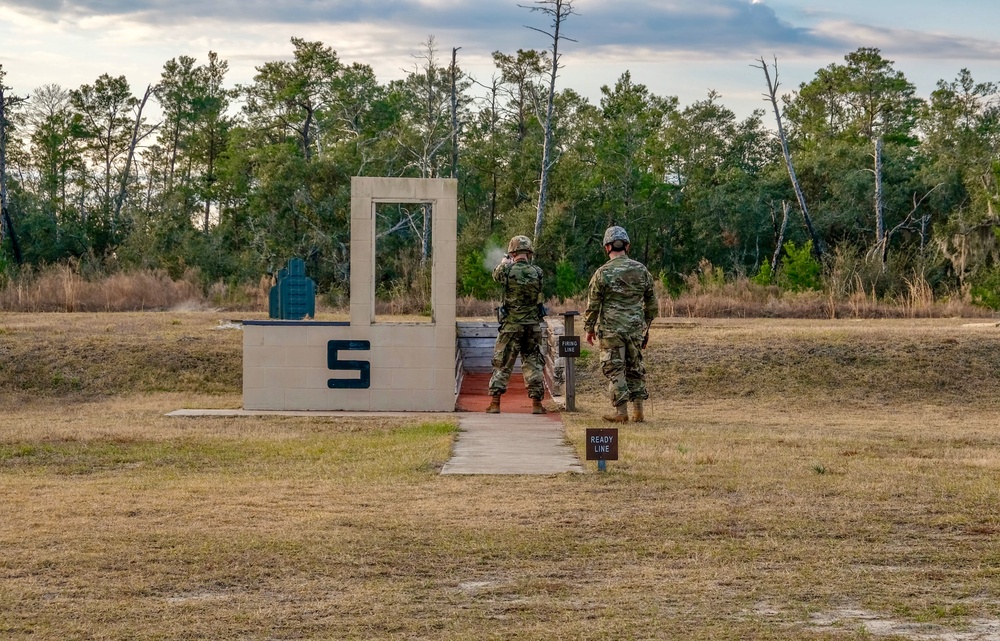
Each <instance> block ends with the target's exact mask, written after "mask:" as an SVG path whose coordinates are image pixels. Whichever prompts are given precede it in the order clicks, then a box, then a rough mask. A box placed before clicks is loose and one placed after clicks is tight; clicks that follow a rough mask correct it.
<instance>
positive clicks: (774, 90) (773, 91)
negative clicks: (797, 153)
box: [750, 56, 826, 259]
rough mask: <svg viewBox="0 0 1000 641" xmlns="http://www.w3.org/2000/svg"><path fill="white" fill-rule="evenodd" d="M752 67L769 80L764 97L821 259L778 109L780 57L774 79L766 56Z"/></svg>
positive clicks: (819, 244) (819, 240)
mask: <svg viewBox="0 0 1000 641" xmlns="http://www.w3.org/2000/svg"><path fill="white" fill-rule="evenodd" d="M750 66H751V67H756V68H757V69H762V70H763V71H764V79H765V80H766V81H767V93H766V94H764V99H765V100H768V101H770V103H771V107H772V108H773V109H774V118H775V121H776V122H777V124H778V139H779V140H780V142H781V151H782V153H783V154H784V157H785V168H786V169H788V177H789V178H790V179H791V181H792V187H793V188H794V189H795V198H796V199H797V200H798V201H799V209H800V210H801V211H802V221H803V222H804V223H805V226H806V230H807V231H808V232H809V237H810V238H811V239H812V241H813V252H814V253H815V254H816V258H817V259H820V258H822V257H823V254H824V252H825V251H826V247H825V245H824V244H823V239H822V238H820V237H819V234H817V233H816V229H815V227H814V226H813V222H812V217H810V216H809V208H808V207H806V197H805V194H803V193H802V185H801V184H799V179H798V176H796V175H795V166H794V165H793V164H792V154H791V152H790V151H789V150H788V138H787V137H786V136H785V128H784V125H782V123H781V110H780V109H778V85H779V83H778V59H777V58H775V59H774V81H773V82H772V81H771V72H770V69H769V68H768V66H767V63H766V62H764V57H763V56H761V58H760V65H750Z"/></svg>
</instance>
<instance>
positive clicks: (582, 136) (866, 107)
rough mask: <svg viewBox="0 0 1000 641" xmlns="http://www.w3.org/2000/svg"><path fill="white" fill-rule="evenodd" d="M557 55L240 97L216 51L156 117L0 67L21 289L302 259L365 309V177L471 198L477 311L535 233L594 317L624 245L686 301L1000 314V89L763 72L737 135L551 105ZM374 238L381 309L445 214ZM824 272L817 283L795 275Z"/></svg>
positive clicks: (462, 243) (292, 78)
mask: <svg viewBox="0 0 1000 641" xmlns="http://www.w3.org/2000/svg"><path fill="white" fill-rule="evenodd" d="M557 44H558V38H556V39H554V40H553V45H554V46H553V49H552V50H549V51H545V50H518V51H516V52H509V53H505V52H500V51H497V52H494V54H493V62H494V71H493V73H492V75H491V77H490V78H488V79H487V78H473V77H471V76H470V75H469V74H467V73H465V72H464V71H463V70H462V69H461V66H460V64H459V62H460V61H459V57H458V55H457V54H458V52H459V50H458V49H457V48H456V49H452V50H450V51H449V52H447V53H448V54H450V55H447V54H446V55H444V56H443V57H442V54H441V52H440V51H439V49H438V46H437V43H436V42H435V41H434V39H433V38H428V40H427V41H426V42H425V43H424V44H423V45H422V48H421V50H420V51H419V52H418V53H417V54H416V55H415V56H414V58H413V60H414V62H413V65H412V69H410V70H409V71H408V73H407V74H406V75H405V77H404V78H402V79H399V80H392V81H389V82H380V81H379V80H378V78H376V75H375V73H374V72H373V70H372V68H371V67H370V66H368V65H366V64H363V63H358V62H353V63H350V62H346V61H344V60H342V59H341V58H340V57H339V56H338V55H337V52H336V51H335V50H333V49H332V48H331V47H329V46H327V45H325V44H323V43H322V42H311V41H306V40H303V39H299V38H292V40H291V46H292V55H291V58H290V59H288V60H279V61H273V62H267V63H265V64H263V65H261V66H259V67H257V68H256V75H255V76H254V77H253V81H252V82H250V83H249V84H246V85H239V86H230V85H228V84H227V83H226V74H227V71H228V64H227V62H226V61H225V60H222V59H220V58H219V57H218V55H217V54H215V53H212V52H210V53H209V54H208V55H207V57H206V58H205V59H204V60H201V61H199V60H197V59H195V58H193V57H189V56H179V57H177V58H174V59H171V60H169V61H167V62H166V63H165V64H164V66H163V70H162V73H161V75H160V78H159V79H158V80H157V81H156V82H155V83H152V84H150V85H149V86H148V87H147V88H143V90H142V91H140V92H136V91H135V90H134V88H133V87H132V86H131V85H130V84H129V82H128V81H127V80H126V78H125V77H124V76H113V75H110V74H104V75H101V76H100V77H99V78H97V79H96V80H95V81H94V82H93V83H91V84H85V85H82V86H80V87H76V88H65V87H61V86H58V85H51V84H49V85H42V86H40V87H37V88H35V89H34V90H33V91H31V92H30V94H29V95H27V96H20V95H15V94H14V93H13V92H12V90H11V88H10V87H6V86H5V85H4V83H3V70H2V68H0V105H3V110H2V111H0V124H2V126H3V130H2V135H0V141H2V143H3V144H2V147H0V162H3V163H4V164H3V165H0V169H2V171H0V176H2V177H3V179H4V184H3V195H4V212H3V213H4V216H3V218H2V223H3V224H2V227H0V229H2V230H3V238H2V240H3V244H2V247H0V272H2V273H4V274H7V275H10V274H12V273H14V272H16V271H17V270H18V269H20V268H22V266H24V265H29V266H43V265H49V264H56V263H64V262H66V261H75V262H76V263H77V264H79V265H80V266H81V269H84V268H86V269H88V270H93V271H94V272H108V271H114V270H124V269H133V268H148V269H164V270H167V271H168V272H169V273H171V274H172V275H174V276H180V275H181V274H183V273H185V272H186V271H188V270H190V269H196V270H198V272H199V273H200V274H201V276H202V278H204V279H205V281H206V282H213V281H217V280H224V281H228V282H246V281H256V280H257V279H258V278H260V276H261V275H262V274H264V273H268V272H273V271H275V270H277V269H278V268H280V267H281V266H282V265H283V264H284V263H285V262H286V261H287V260H288V259H289V258H290V257H293V256H300V257H303V258H305V259H306V262H307V270H308V272H309V275H310V276H311V277H313V278H314V279H315V280H316V281H317V284H318V286H319V290H320V291H321V292H340V293H344V292H345V288H346V287H347V283H348V281H349V278H348V269H349V267H348V266H349V247H350V230H349V220H350V178H351V176H355V175H361V176H407V177H428V178H436V177H454V178H456V179H457V180H458V185H459V187H458V189H459V262H460V265H459V289H460V293H461V294H466V295H472V296H478V297H489V296H492V295H493V290H492V284H491V282H490V279H489V267H490V265H489V262H490V258H489V254H490V250H491V248H493V247H498V246H503V245H504V243H505V241H506V239H508V238H509V237H510V236H512V235H514V234H528V235H532V233H533V235H534V237H535V243H536V246H537V253H536V260H537V261H538V262H539V263H540V264H541V265H542V266H543V268H544V269H545V270H546V273H547V274H549V275H550V276H549V278H548V280H547V283H546V287H547V288H548V289H549V293H550V294H552V295H558V296H565V297H568V296H572V295H574V294H577V293H578V292H579V291H580V290H581V289H582V288H583V287H584V286H585V284H586V279H587V276H588V275H589V274H590V273H591V272H592V271H593V269H594V268H595V267H596V266H597V265H598V264H600V263H601V262H602V261H603V255H602V252H601V248H600V240H601V237H602V234H603V231H604V229H605V228H606V227H608V226H609V225H611V224H618V225H622V226H624V227H625V228H626V229H627V230H628V231H629V234H630V235H631V238H632V251H631V254H632V255H633V256H634V257H636V258H638V259H639V260H642V261H643V262H645V263H646V264H647V265H648V266H649V268H650V270H651V271H652V272H653V273H654V274H656V275H658V276H659V278H660V279H661V280H662V282H663V283H664V285H665V286H666V287H667V288H668V289H671V288H677V287H679V286H681V285H682V284H683V282H684V279H685V276H686V275H689V274H692V273H694V272H696V271H698V270H699V269H701V270H705V269H712V270H713V271H717V270H721V271H722V272H723V273H724V274H726V275H727V276H728V277H749V278H753V279H755V280H757V281H758V282H761V283H769V284H777V285H779V286H784V287H792V288H795V287H803V286H804V287H828V288H832V287H839V288H841V289H845V290H862V291H864V292H866V293H870V294H872V295H877V296H880V297H891V296H893V295H896V294H898V293H899V292H901V291H903V290H905V289H906V288H907V287H909V286H912V285H913V283H914V282H920V283H922V284H926V285H927V286H929V287H930V288H932V290H933V291H934V292H935V293H936V294H937V295H939V296H953V295H962V296H966V297H969V298H974V299H975V300H977V301H979V302H981V303H984V304H987V305H990V306H997V305H998V304H1000V295H998V293H997V290H998V289H1000V287H998V285H1000V231H998V230H1000V220H998V217H997V211H996V210H997V206H998V202H1000V201H998V198H1000V187H998V185H1000V155H998V151H1000V110H998V104H997V97H998V87H997V85H996V83H993V82H980V81H977V80H974V79H973V77H972V75H971V73H970V72H969V71H968V70H965V69H962V70H960V71H959V72H958V74H957V76H956V77H955V79H954V80H941V81H939V82H938V83H937V86H936V88H935V89H934V91H933V92H932V93H931V94H930V96H928V97H920V96H918V95H917V93H916V89H915V86H914V85H913V84H912V83H911V82H910V81H909V80H907V78H906V76H905V75H904V73H903V72H902V71H900V70H899V69H897V68H896V67H895V64H894V62H893V61H891V60H887V59H886V58H884V57H883V56H882V54H881V52H880V51H879V50H878V49H875V48H861V49H858V50H856V51H853V52H851V53H848V54H847V55H845V56H844V58H843V60H842V61H839V62H835V63H831V64H830V65H828V66H826V67H824V68H822V69H819V70H817V72H816V73H815V76H814V77H813V78H812V79H810V80H808V81H807V82H803V83H802V84H800V85H799V86H798V87H797V88H794V89H792V90H790V91H788V92H787V93H782V92H781V90H780V89H779V88H778V87H779V84H780V82H779V76H778V75H777V72H778V65H777V62H778V61H774V63H773V65H771V64H768V63H767V62H766V61H765V60H763V59H761V60H760V61H758V62H759V63H760V64H759V65H751V62H753V61H748V65H747V73H748V74H756V75H757V77H759V82H760V86H761V93H762V106H764V105H770V106H772V107H773V109H768V110H765V109H763V108H762V109H760V110H757V111H754V112H753V113H752V114H751V115H749V116H748V117H746V118H742V119H740V118H738V117H737V116H736V115H735V113H734V112H733V111H732V110H730V109H728V108H727V107H726V106H725V105H724V104H723V102H722V100H721V98H720V96H719V95H718V94H717V93H715V92H714V91H710V92H708V94H707V95H706V97H705V98H704V99H702V100H698V101H696V102H694V103H693V104H689V105H681V104H679V101H678V99H677V98H676V97H672V96H658V95H655V94H653V93H652V92H650V91H649V90H648V89H647V88H646V87H645V86H644V85H642V84H639V83H636V82H634V81H633V79H632V77H631V74H630V73H629V72H628V71H626V72H624V73H622V74H621V76H620V77H619V78H618V79H617V81H616V82H615V83H614V85H613V86H604V87H602V88H601V94H600V98H599V100H598V102H597V104H593V103H591V102H590V101H589V100H588V99H586V98H584V97H583V96H581V95H580V94H579V93H577V92H576V91H574V90H573V89H572V88H568V87H556V84H555V77H556V74H555V73H554V67H553V65H554V63H556V64H558V55H559V54H558V53H557V54H556V57H555V58H554V57H553V52H554V51H555V45H557ZM754 66H756V67H757V69H758V70H757V71H755V70H754V69H753V67H754ZM761 71H764V72H766V73H761ZM152 102H155V103H156V105H157V106H158V111H159V114H158V117H157V118H155V121H154V119H151V118H150V117H149V115H148V114H149V112H150V107H151V103H152ZM550 105H551V106H550ZM769 112H770V113H769ZM543 167H544V169H545V171H543ZM540 183H542V184H541V185H540ZM540 187H543V188H544V191H543V192H542V193H541V194H540V191H539V190H540ZM540 196H541V198H540ZM543 202H544V203H547V205H546V211H545V217H544V224H542V223H541V221H542V217H541V215H540V210H541V204H540V203H543ZM377 215H378V216H380V217H385V218H386V220H385V221H383V222H381V223H380V224H379V225H378V226H377V229H378V230H380V231H379V232H378V233H379V234H380V236H384V239H383V240H384V242H385V247H386V249H387V251H385V252H383V254H381V255H380V263H381V264H380V270H379V278H380V279H382V281H383V282H381V283H379V288H380V291H382V292H388V291H399V290H400V289H404V290H405V289H406V288H409V287H412V286H413V283H414V281H416V280H418V279H419V278H420V273H421V268H420V265H422V264H423V263H424V262H425V261H426V260H427V258H428V253H429V251H430V249H429V247H430V245H429V243H427V242H426V240H427V234H428V233H429V218H428V217H429V216H430V215H432V213H431V212H428V211H424V210H423V208H421V207H419V206H414V207H406V206H400V207H393V208H386V207H382V208H379V209H378V210H377ZM536 223H537V224H538V226H537V227H536ZM411 245H413V246H415V247H416V249H415V250H413V251H409V250H407V251H403V250H402V249H401V248H403V247H410V246H411ZM789 261H794V262H795V264H796V265H797V267H796V268H794V269H789V268H787V267H788V266H789V265H790V263H789ZM803 261H814V263H815V267H816V269H815V270H813V271H810V270H806V272H807V273H814V274H816V275H817V276H816V277H815V280H814V281H808V282H802V281H801V279H799V278H796V277H795V276H794V274H797V273H800V272H801V269H800V268H801V263H802V262H803Z"/></svg>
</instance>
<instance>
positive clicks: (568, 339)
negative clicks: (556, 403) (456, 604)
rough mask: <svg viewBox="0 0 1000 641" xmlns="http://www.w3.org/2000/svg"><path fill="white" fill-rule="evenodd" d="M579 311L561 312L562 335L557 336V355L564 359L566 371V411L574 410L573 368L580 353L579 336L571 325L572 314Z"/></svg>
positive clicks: (574, 382) (576, 314)
mask: <svg viewBox="0 0 1000 641" xmlns="http://www.w3.org/2000/svg"><path fill="white" fill-rule="evenodd" d="M579 315H580V312H577V311H570V312H563V328H564V329H563V336H561V337H560V338H559V356H562V357H563V358H564V359H565V363H564V365H565V370H564V371H565V372H566V411H567V412H575V411H576V371H575V370H574V367H575V364H576V360H574V359H575V358H576V357H577V356H579V355H580V337H579V336H577V335H576V331H575V328H574V327H573V320H574V318H573V317H574V316H579Z"/></svg>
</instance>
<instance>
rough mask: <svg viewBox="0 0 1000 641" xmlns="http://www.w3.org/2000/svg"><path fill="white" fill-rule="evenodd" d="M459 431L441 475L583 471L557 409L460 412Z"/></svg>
mask: <svg viewBox="0 0 1000 641" xmlns="http://www.w3.org/2000/svg"><path fill="white" fill-rule="evenodd" d="M458 425H459V433H458V438H457V439H456V441H455V446H454V449H453V450H452V455H451V459H450V460H449V461H448V462H447V463H445V465H444V468H443V469H442V470H441V473H442V474H561V473H564V472H583V466H582V465H580V461H579V459H577V457H576V453H575V452H574V450H573V448H571V447H570V446H569V445H568V444H567V443H566V439H565V431H564V429H563V424H562V420H560V418H559V414H555V413H554V414H544V415H535V414H503V413H501V414H485V413H475V414H474V413H471V412H469V413H465V412H463V413H461V414H459V421H458Z"/></svg>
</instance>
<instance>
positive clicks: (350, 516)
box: [0, 312, 1000, 641]
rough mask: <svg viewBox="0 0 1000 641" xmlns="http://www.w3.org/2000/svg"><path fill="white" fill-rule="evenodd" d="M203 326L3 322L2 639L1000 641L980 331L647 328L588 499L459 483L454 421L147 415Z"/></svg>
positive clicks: (223, 388) (993, 432)
mask: <svg viewBox="0 0 1000 641" xmlns="http://www.w3.org/2000/svg"><path fill="white" fill-rule="evenodd" d="M230 318H231V316H229V315H226V314H224V313H218V312H215V313H212V312H197V313H181V312H155V313H154V312H147V313H120V314H114V313H105V314H102V313H94V314H89V313H86V314H85V313H77V314H23V313H19V314H12V313H0V515H2V516H0V638H2V639H5V640H6V639H11V640H28V639H30V640H33V641H34V640H39V639H46V640H47V639H59V640H62V639H108V640H111V639H114V640H133V639H171V640H173V639H220V640H229V639H232V640H236V639H241V640H243V639H247V640H251V639H252V640H266V639H275V640H277V639H282V640H285V639H454V640H458V639H462V640H478V639H495V640H501V639H503V640H507V639H537V640H548V639H567V640H569V639H572V640H577V639H608V638H619V639H706V640H708V639H789V640H791V639H796V640H797V639H805V640H818V639H831V640H832V639H837V640H840V639H914V640H920V641H927V640H943V641H971V640H986V639H1000V401H998V400H997V398H996V389H997V384H996V381H997V378H998V375H1000V327H997V326H996V324H995V322H994V321H990V320H988V319H975V320H970V319H966V320H962V319H937V320H892V321H890V320H886V321H782V320H729V321H726V320H684V321H680V320H673V319H671V320H668V321H666V322H663V323H662V324H659V325H658V326H657V327H656V328H655V329H654V331H653V336H652V342H651V347H650V350H649V353H648V361H649V367H650V378H651V383H650V388H651V391H652V392H653V394H654V399H652V401H651V402H650V407H649V411H648V413H649V414H650V416H651V419H652V420H651V421H649V422H647V423H645V424H643V425H634V424H630V425H627V426H625V427H623V428H622V449H621V460H620V461H617V462H612V463H609V466H608V467H609V471H608V472H607V473H598V472H596V471H595V469H594V467H593V465H591V464H588V470H589V472H588V473H587V474H582V475H557V476H548V477H455V476H440V475H439V474H437V470H438V469H439V468H440V466H441V465H442V464H443V463H444V462H445V461H446V460H447V458H448V456H449V451H450V445H451V442H452V440H453V438H454V437H455V433H456V424H457V421H456V419H455V417H454V416H452V415H438V416H418V417H415V418H414V419H412V420H408V419H398V418H391V419H390V418H379V419H371V418H356V419H350V420H343V419H331V418H318V417H237V418H222V417H218V418H171V417H167V416H165V415H164V414H165V413H166V412H169V411H171V410H173V409H178V408H181V407H238V406H239V405H240V402H241V398H240V376H241V333H240V331H239V330H238V329H234V328H233V325H232V324H231V323H228V322H227V321H228V320H229V319H230ZM593 360H594V359H593V358H592V356H590V355H587V356H585V357H584V358H583V359H581V362H580V364H579V368H578V371H579V372H580V379H581V381H580V392H579V401H578V403H579V406H580V408H581V410H582V411H580V412H578V413H575V414H564V420H565V422H566V424H567V435H568V437H569V439H570V440H571V442H572V443H573V444H574V445H575V446H576V447H577V449H578V451H579V452H580V453H581V455H582V443H583V438H582V434H583V430H584V429H585V428H586V427H593V426H597V424H598V422H599V418H598V417H599V414H600V413H601V412H603V411H604V410H605V409H606V407H605V399H604V392H603V384H602V381H601V379H600V377H599V375H598V374H597V373H595V371H594V370H593V367H594V363H593Z"/></svg>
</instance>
